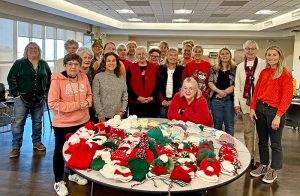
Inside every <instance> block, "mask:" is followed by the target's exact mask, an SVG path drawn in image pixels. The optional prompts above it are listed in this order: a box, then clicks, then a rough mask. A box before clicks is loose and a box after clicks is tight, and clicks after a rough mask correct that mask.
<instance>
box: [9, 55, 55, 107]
mask: <svg viewBox="0 0 300 196" xmlns="http://www.w3.org/2000/svg"><path fill="white" fill-rule="evenodd" d="M50 79H51V70H50V68H49V66H48V64H47V62H46V61H44V60H40V61H39V63H38V66H37V69H34V68H33V65H32V64H31V62H30V61H29V60H28V59H25V58H22V59H18V60H16V62H15V63H14V64H13V66H12V67H11V69H10V71H9V73H8V76H7V81H8V85H9V90H10V93H11V94H12V95H13V96H14V97H18V96H20V97H21V99H22V101H23V102H24V103H25V105H27V106H34V105H35V104H37V103H41V102H42V101H44V99H45V98H46V97H47V96H48V90H49V87H50Z"/></svg>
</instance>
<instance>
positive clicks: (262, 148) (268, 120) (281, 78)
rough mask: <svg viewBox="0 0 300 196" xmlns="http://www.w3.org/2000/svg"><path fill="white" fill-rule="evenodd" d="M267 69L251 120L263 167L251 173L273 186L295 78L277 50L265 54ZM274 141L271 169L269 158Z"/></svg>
mask: <svg viewBox="0 0 300 196" xmlns="http://www.w3.org/2000/svg"><path fill="white" fill-rule="evenodd" d="M265 57H266V61H267V66H266V69H264V70H263V71H262V72H261V74H260V76H259V79H258V81H257V84H256V86H255V90H254V94H253V98H252V101H251V105H250V109H251V110H250V118H251V119H252V120H253V121H256V130H257V134H258V139H259V142H258V146H259V155H260V162H261V164H260V166H259V167H258V168H257V169H255V170H253V171H251V172H250V174H251V176H254V177H259V176H261V175H264V177H263V179H262V181H263V182H265V183H273V182H274V180H276V179H277V174H276V170H279V169H281V168H282V147H281V137H282V130H283V127H284V121H285V112H286V110H287V109H288V108H289V106H290V104H291V102H292V97H293V84H292V76H291V74H290V73H289V72H288V70H286V68H285V67H284V66H283V59H284V58H283V53H282V51H281V49H280V48H278V47H277V46H271V47H269V48H268V49H267V50H266V53H265ZM269 140H270V141H271V152H272V153H271V155H272V157H271V165H270V167H269V168H268V166H269V163H270V158H269V144H268V143H269Z"/></svg>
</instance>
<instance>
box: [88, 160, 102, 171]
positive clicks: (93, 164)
mask: <svg viewBox="0 0 300 196" xmlns="http://www.w3.org/2000/svg"><path fill="white" fill-rule="evenodd" d="M104 165H105V161H104V160H102V159H99V158H95V159H93V161H92V162H91V164H90V167H89V168H91V169H92V170H96V171H99V170H100V169H102V168H103V166H104Z"/></svg>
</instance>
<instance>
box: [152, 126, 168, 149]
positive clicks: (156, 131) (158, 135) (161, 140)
mask: <svg viewBox="0 0 300 196" xmlns="http://www.w3.org/2000/svg"><path fill="white" fill-rule="evenodd" d="M147 136H148V137H149V138H153V139H154V140H155V143H157V144H158V145H162V144H165V143H167V142H168V139H167V137H164V136H163V134H162V131H161V129H160V128H158V127H154V128H152V129H150V130H149V131H148V132H147Z"/></svg>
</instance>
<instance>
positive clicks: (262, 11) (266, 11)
mask: <svg viewBox="0 0 300 196" xmlns="http://www.w3.org/2000/svg"><path fill="white" fill-rule="evenodd" d="M276 12H277V11H273V10H259V11H258V12H256V13H255V14H274V13H276Z"/></svg>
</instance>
